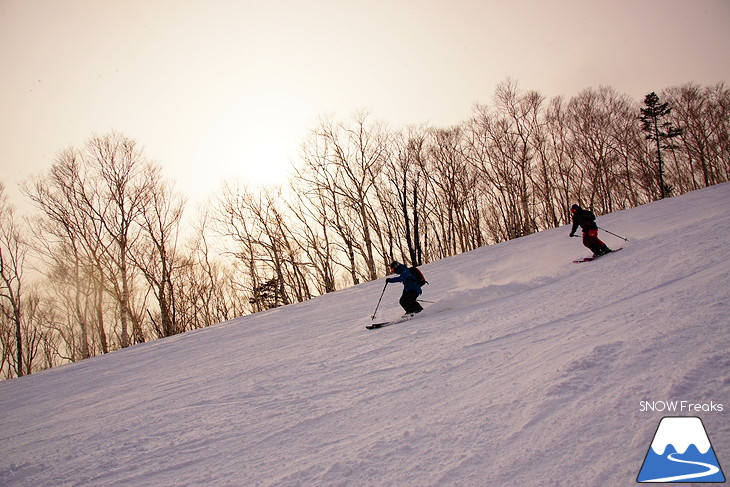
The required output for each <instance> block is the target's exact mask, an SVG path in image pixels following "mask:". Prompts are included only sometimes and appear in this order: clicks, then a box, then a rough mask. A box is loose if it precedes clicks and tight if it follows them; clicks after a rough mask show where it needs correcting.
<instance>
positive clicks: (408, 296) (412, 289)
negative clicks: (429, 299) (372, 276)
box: [385, 260, 423, 315]
mask: <svg viewBox="0 0 730 487" xmlns="http://www.w3.org/2000/svg"><path fill="white" fill-rule="evenodd" d="M390 270H391V271H392V272H395V273H396V274H398V275H397V276H395V277H389V278H387V279H386V280H385V282H387V283H393V282H402V283H403V295H401V297H400V301H399V302H400V305H401V306H402V307H403V309H404V310H405V311H406V315H415V314H416V313H420V312H421V311H423V306H421V304H420V303H419V302H418V301H416V300H417V299H418V296H420V295H421V292H422V290H421V285H420V284H419V283H418V279H417V278H416V276H415V275H414V274H413V272H411V270H410V269H408V267H406V266H404V265H403V264H401V263H400V262H398V261H397V260H394V261H393V262H392V263H391V264H390Z"/></svg>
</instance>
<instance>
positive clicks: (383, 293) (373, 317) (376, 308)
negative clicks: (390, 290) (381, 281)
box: [370, 281, 388, 320]
mask: <svg viewBox="0 0 730 487" xmlns="http://www.w3.org/2000/svg"><path fill="white" fill-rule="evenodd" d="M386 287H388V281H385V286H383V292H382V293H380V299H378V305H377V306H376V307H375V311H373V315H372V316H371V317H370V319H371V320H374V319H375V313H377V312H378V308H379V307H380V302H381V301H382V300H383V295H385V288H386Z"/></svg>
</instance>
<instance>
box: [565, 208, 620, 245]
mask: <svg viewBox="0 0 730 487" xmlns="http://www.w3.org/2000/svg"><path fill="white" fill-rule="evenodd" d="M570 213H571V214H572V215H573V228H572V229H571V230H570V236H571V237H573V236H574V235H575V231H576V230H577V229H578V226H580V227H581V228H582V229H583V245H585V246H586V247H588V248H589V249H590V250H591V251H592V252H593V257H600V256H602V255H605V254H607V253H609V252H612V250H611V249H609V248H608V246H607V245H606V244H605V243H603V242H602V241H601V239H599V238H598V225H596V215H594V214H593V212H592V211H590V210H584V209H583V208H581V207H580V206H578V205H573V206H571V207H570Z"/></svg>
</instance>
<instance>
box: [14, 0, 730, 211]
mask: <svg viewBox="0 0 730 487" xmlns="http://www.w3.org/2000/svg"><path fill="white" fill-rule="evenodd" d="M728 59H730V0H610V1H609V0H597V1H593V0H550V1H545V0H535V1H528V0H471V1H467V0H438V1H433V0H431V1H429V0H418V1H403V0H385V1H381V0H368V1H357V2H356V1H348V0H339V1H327V0H291V1H279V0H258V1H247V0H231V1H223V0H195V1H193V0H0V113H2V117H1V118H0V167H2V174H1V175H0V180H1V181H3V182H4V183H5V185H6V186H7V187H8V192H9V195H10V196H11V199H12V200H13V202H15V203H16V204H19V203H20V201H19V199H20V196H19V195H20V193H19V191H18V190H17V184H18V182H19V181H22V180H25V179H27V178H28V177H29V176H30V175H32V174H35V173H40V172H44V171H46V170H47V169H48V168H49V167H50V165H51V163H52V162H53V159H54V157H55V154H56V153H57V152H58V151H59V150H61V149H64V148H66V147H69V146H75V147H81V146H83V144H84V143H85V142H86V140H88V139H89V138H90V137H91V136H92V135H93V134H100V135H101V134H105V133H107V132H109V131H110V130H112V129H115V130H118V131H120V132H122V133H124V134H125V135H127V136H128V137H130V138H132V139H134V140H135V141H137V142H138V143H139V144H140V145H142V146H143V147H144V150H145V154H146V155H147V156H148V157H149V158H151V159H153V160H156V161H157V162H159V163H160V164H162V165H163V167H164V168H165V174H166V175H167V176H168V177H170V178H172V179H174V180H175V181H176V187H177V189H178V190H180V191H182V192H183V193H186V194H187V195H189V196H190V197H191V200H192V202H196V203H197V202H199V201H200V200H202V198H203V197H205V196H207V195H209V194H211V193H212V192H214V191H215V190H216V189H217V188H218V187H219V186H220V184H221V183H222V182H223V181H224V180H227V179H231V178H234V177H237V178H239V179H241V180H242V181H246V180H251V181H253V182H254V183H259V182H264V183H267V182H271V181H274V180H276V179H277V178H281V175H282V174H283V172H284V171H285V169H286V168H287V167H288V165H289V161H290V160H293V159H295V158H296V157H297V154H298V151H299V146H300V144H301V143H302V142H303V141H304V139H305V138H306V136H307V134H308V132H309V130H310V129H311V128H314V127H315V126H316V123H317V121H318V119H319V118H320V116H322V115H325V114H333V115H335V117H336V118H338V119H350V118H351V115H352V114H353V113H354V112H355V111H356V110H359V109H363V108H364V109H369V110H370V111H371V112H372V115H371V116H372V118H373V119H374V120H382V121H385V122H387V123H388V124H389V125H390V126H391V127H393V128H400V127H404V126H406V125H408V124H420V123H428V124H430V125H432V126H439V127H440V126H448V125H451V124H454V123H457V122H460V121H462V120H465V119H467V118H468V117H469V115H470V114H471V110H472V105H473V103H475V102H482V103H489V102H490V101H491V98H492V95H493V94H494V88H495V86H496V85H497V84H498V83H499V82H501V81H503V80H505V79H506V78H508V77H511V78H513V79H516V80H517V81H518V82H519V86H520V88H523V89H534V90H537V91H540V92H541V93H543V94H544V95H546V96H548V97H552V96H555V95H560V94H562V95H565V96H567V97H570V96H574V95H576V94H578V93H579V92H580V91H582V90H583V89H586V88H589V87H597V86H599V85H609V86H612V87H614V88H616V89H617V90H618V91H619V92H621V93H625V94H627V95H630V96H631V97H632V98H634V99H636V100H639V101H640V100H642V99H643V95H645V94H646V93H649V92H651V91H660V90H661V89H663V88H667V87H669V86H675V85H680V84H684V83H686V82H690V81H693V82H696V83H699V84H701V85H710V84H715V83H717V82H720V81H723V82H728V81H730V62H729V61H728Z"/></svg>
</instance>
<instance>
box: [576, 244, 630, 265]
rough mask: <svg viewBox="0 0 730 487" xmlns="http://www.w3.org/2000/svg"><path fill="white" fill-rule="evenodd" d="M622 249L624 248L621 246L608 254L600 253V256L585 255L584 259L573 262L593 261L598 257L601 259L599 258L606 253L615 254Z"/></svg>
mask: <svg viewBox="0 0 730 487" xmlns="http://www.w3.org/2000/svg"><path fill="white" fill-rule="evenodd" d="M621 249H623V247H619V248H617V249H613V250H612V251H611V252H609V253H608V254H603V255H599V256H598V257H583V258H582V259H578V260H574V261H573V263H574V264H580V263H581V262H592V261H594V260H596V259H599V258H601V257H603V256H604V255H609V254H613V253H614V252H618V251H619V250H621Z"/></svg>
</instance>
